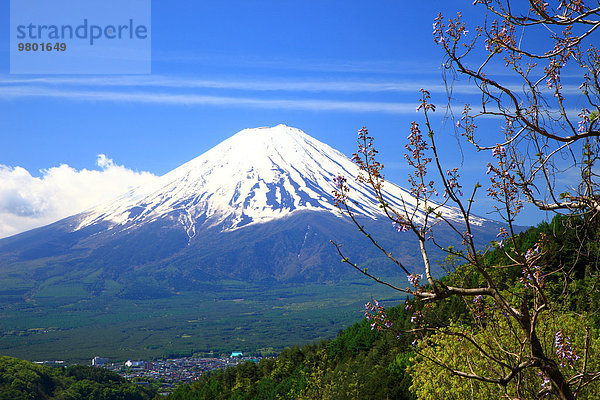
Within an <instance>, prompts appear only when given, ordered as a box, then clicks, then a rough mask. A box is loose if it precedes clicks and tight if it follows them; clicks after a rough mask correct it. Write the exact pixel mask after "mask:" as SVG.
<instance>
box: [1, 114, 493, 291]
mask: <svg viewBox="0 0 600 400" xmlns="http://www.w3.org/2000/svg"><path fill="white" fill-rule="evenodd" d="M358 174H359V169H358V167H357V166H356V165H355V164H354V163H353V162H352V161H351V160H349V159H348V158H347V157H346V156H345V155H343V154H342V153H340V152H339V151H337V150H335V149H333V148H331V147H330V146H328V145H326V144H324V143H322V142H320V141H318V140H316V139H314V138H312V137H311V136H309V135H307V134H306V133H304V132H302V131H301V130H299V129H295V128H292V127H288V126H286V125H278V126H275V127H263V128H255V129H245V130H242V131H240V132H238V133H237V134H235V135H233V136H232V137H230V138H228V139H226V140H225V141H223V142H222V143H220V144H219V145H217V146H215V147H214V148H212V149H210V150H209V151H207V152H205V153H204V154H202V155H200V156H199V157H197V158H195V159H193V160H191V161H189V162H187V163H185V164H183V165H181V166H180V167H178V168H176V169H174V170H172V171H171V172H169V173H167V174H165V175H163V176H162V177H160V178H159V179H158V180H157V181H156V182H154V183H153V184H151V185H147V186H141V187H137V188H135V189H133V190H131V191H129V192H128V193H126V194H124V195H122V196H120V197H118V198H116V199H114V200H112V201H110V202H107V203H105V204H101V205H99V206H97V207H94V208H92V209H90V210H88V211H86V212H83V213H81V214H78V215H74V216H72V217H68V218H66V219H63V220H61V221H58V222H56V223H54V224H51V225H48V226H45V227H42V228H38V229H34V230H32V231H28V232H25V233H22V234H19V235H16V236H13V237H10V238H6V239H3V240H0V265H3V264H4V265H7V264H14V263H19V262H23V261H33V260H37V262H36V265H37V267H36V275H38V276H46V275H52V276H54V275H55V274H54V271H55V270H63V269H64V267H65V265H69V268H70V271H69V272H70V273H69V275H71V274H72V273H73V272H75V271H77V270H79V269H80V267H84V266H85V268H86V269H87V268H89V267H91V266H93V267H95V268H97V269H99V270H100V274H99V276H100V277H102V276H111V277H114V278H116V279H117V280H119V278H124V277H128V278H132V277H131V276H130V275H131V273H134V272H136V271H140V270H144V274H149V276H156V275H157V272H158V271H162V270H164V269H165V268H166V267H168V269H170V270H171V275H172V276H171V278H172V279H171V278H167V279H166V280H167V281H171V280H173V279H175V280H176V281H179V283H178V284H177V283H176V282H170V285H169V287H170V288H172V289H173V290H176V289H177V287H178V286H179V285H181V283H182V282H185V284H186V285H188V284H189V282H190V280H189V279H187V277H189V276H195V279H193V280H196V279H197V280H205V279H215V278H222V277H229V278H235V279H250V280H266V281H288V280H290V279H291V280H298V281H302V280H305V279H309V280H317V281H320V280H324V281H329V280H337V279H338V278H339V277H340V276H342V275H344V274H345V273H346V272H347V271H340V269H339V268H338V264H339V262H338V260H337V259H336V257H335V255H334V252H333V251H331V250H332V249H331V247H330V244H329V240H330V239H334V240H335V241H337V242H342V243H347V244H349V245H350V246H348V247H349V251H350V252H351V254H353V253H355V254H356V257H358V260H359V261H361V262H366V263H368V264H372V263H374V262H375V261H376V260H378V259H379V258H380V255H379V254H377V252H376V251H375V249H370V248H368V247H365V245H366V242H364V241H360V240H361V237H360V234H359V233H358V232H356V229H355V228H354V227H353V226H351V224H350V222H349V219H347V218H345V217H344V216H342V214H341V212H340V211H339V209H338V208H337V207H336V206H335V204H334V203H335V197H334V195H333V191H334V190H335V184H334V178H335V177H336V176H344V177H346V178H347V182H348V185H349V186H350V190H351V196H352V199H353V200H354V202H355V203H354V204H353V208H354V209H355V211H356V214H357V215H358V218H359V219H362V220H364V221H365V223H366V224H367V225H368V226H370V228H371V229H373V230H374V233H377V234H379V236H380V237H381V239H382V240H383V241H384V242H386V241H387V242H389V243H388V244H389V245H390V246H391V247H392V248H395V249H396V250H397V253H399V254H404V258H405V261H409V265H410V259H411V258H413V257H414V258H415V259H416V260H418V254H417V253H416V251H417V249H416V247H415V246H414V245H410V244H409V242H410V238H403V237H401V236H399V235H395V236H394V235H393V234H394V233H395V232H394V231H393V229H392V227H391V224H390V222H389V220H388V219H387V218H385V217H384V215H383V213H382V210H381V209H380V207H379V204H378V203H377V202H376V201H375V200H374V197H373V195H372V190H371V189H370V188H369V187H367V186H366V185H365V184H363V183H360V182H359V181H357V180H356V179H355V178H356V177H357V176H358ZM384 192H385V194H386V198H387V199H388V202H389V203H390V204H393V205H396V206H397V207H399V205H401V204H406V205H408V206H409V207H411V206H414V204H415V200H414V198H413V197H412V196H411V195H410V193H409V192H408V191H407V190H405V189H403V188H401V187H399V186H396V185H394V184H392V183H389V182H386V183H385V186H384ZM442 212H443V214H444V216H445V218H446V219H449V220H455V221H460V219H459V214H458V212H457V210H456V209H453V208H451V207H445V208H444V209H442ZM472 222H473V225H474V226H475V227H476V229H477V230H478V231H480V232H481V233H482V235H480V236H482V237H483V238H484V240H487V239H491V238H493V235H491V233H492V231H494V232H496V231H495V229H490V228H496V227H497V224H496V223H494V222H493V221H490V220H486V219H483V218H474V219H473V221H472ZM407 236H408V235H407ZM358 241H360V242H358ZM358 243H360V244H358ZM134 275H135V274H134ZM158 276H160V277H158ZM158 276H157V282H163V283H164V282H165V279H164V278H165V277H164V276H161V274H160V273H159V274H158ZM175 276H179V277H180V278H181V277H186V278H185V279H177V278H174V277H175ZM133 280H134V281H135V280H136V279H135V277H133ZM100 286H101V285H100Z"/></svg>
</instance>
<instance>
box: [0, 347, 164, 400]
mask: <svg viewBox="0 0 600 400" xmlns="http://www.w3.org/2000/svg"><path fill="white" fill-rule="evenodd" d="M155 396H156V391H155V390H153V389H150V388H145V387H141V386H139V385H136V384H134V383H132V382H129V381H127V380H125V379H123V378H121V377H120V376H119V375H118V374H116V373H114V372H111V371H108V370H105V369H102V368H93V367H84V366H72V367H67V368H59V367H57V368H53V367H48V366H44V365H38V364H34V363H32V362H29V361H23V360H19V359H16V358H12V357H6V356H0V400H17V399H18V400H21V399H32V400H33V399H36V400H37V399H48V400H148V399H152V398H154V397H155Z"/></svg>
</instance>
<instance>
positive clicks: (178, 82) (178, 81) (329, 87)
mask: <svg viewBox="0 0 600 400" xmlns="http://www.w3.org/2000/svg"><path fill="white" fill-rule="evenodd" d="M19 84H21V85H32V84H42V85H61V86H64V85H69V86H89V87H142V88H173V89H224V90H241V91H257V92H277V91H288V92H342V93H386V92H388V93H393V92H397V93H415V94H416V93H418V92H419V90H420V89H427V90H428V91H429V92H430V93H442V94H446V93H447V92H448V91H451V92H452V93H453V94H457V95H460V94H463V95H474V94H480V93H481V90H480V89H479V88H478V87H477V86H476V85H474V84H472V83H463V82H454V83H453V84H451V85H449V86H446V85H445V84H444V83H443V82H442V81H441V80H439V79H435V80H434V79H432V80H402V81H364V80H363V81H357V80H297V79H296V80H294V79H287V80H264V79H254V78H248V79H245V80H241V79H198V78H185V77H169V76H160V75H151V76H139V75H130V76H107V77H43V78H16V77H0V85H8V86H11V85H19ZM506 87H507V88H508V89H510V90H512V91H514V92H516V93H519V92H520V91H522V87H521V86H519V85H506ZM540 90H544V91H549V90H547V88H545V87H544V86H542V87H541V88H540ZM562 91H563V93H564V94H568V95H574V94H580V93H581V89H579V87H578V85H568V84H565V85H564V86H563V89H562Z"/></svg>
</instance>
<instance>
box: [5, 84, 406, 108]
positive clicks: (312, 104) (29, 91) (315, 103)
mask: <svg viewBox="0 0 600 400" xmlns="http://www.w3.org/2000/svg"><path fill="white" fill-rule="evenodd" d="M0 97H1V98H3V99H5V100H8V99H18V98H28V97H29V98H33V97H43V98H62V99H67V100H76V101H105V102H131V103H148V104H163V105H169V104H171V105H210V106H227V107H231V106H233V107H253V108H267V109H293V110H309V111H323V110H326V111H345V112H358V111H360V112H380V113H391V114H407V113H413V114H414V113H415V104H414V103H393V102H368V101H338V100H320V99H261V98H253V97H230V96H205V95H197V94H180V93H157V92H125V91H123V92H119V91H91V90H63V89H50V88H47V87H39V86H4V87H0Z"/></svg>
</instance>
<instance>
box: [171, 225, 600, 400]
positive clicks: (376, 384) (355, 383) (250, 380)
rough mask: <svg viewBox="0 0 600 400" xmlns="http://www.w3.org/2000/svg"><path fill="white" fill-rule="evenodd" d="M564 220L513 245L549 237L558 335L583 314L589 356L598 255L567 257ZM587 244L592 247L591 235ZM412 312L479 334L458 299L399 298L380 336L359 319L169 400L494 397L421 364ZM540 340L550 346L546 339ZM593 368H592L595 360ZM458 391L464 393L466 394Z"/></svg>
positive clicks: (509, 277) (597, 346) (515, 279)
mask: <svg viewBox="0 0 600 400" xmlns="http://www.w3.org/2000/svg"><path fill="white" fill-rule="evenodd" d="M566 221H568V218H561V217H556V218H555V219H554V220H553V221H552V223H550V224H548V223H542V224H540V225H539V226H537V227H535V228H531V229H529V230H527V231H526V232H524V233H522V234H521V235H520V236H519V237H518V242H519V246H520V247H522V248H524V249H525V248H528V247H529V246H531V245H532V243H535V240H536V238H537V237H539V235H540V234H541V233H543V234H545V235H547V237H548V238H549V244H548V246H549V248H550V249H551V251H549V252H548V255H547V257H548V261H549V262H555V263H556V262H561V263H566V264H570V265H572V266H573V269H572V271H571V272H570V274H571V276H572V282H571V287H572V288H573V292H572V295H571V296H570V297H569V299H568V302H566V303H565V309H564V310H563V311H562V315H564V319H561V322H560V324H561V325H560V328H561V329H562V330H563V331H564V332H568V331H572V334H571V335H572V337H573V338H574V335H575V332H576V331H577V330H579V331H580V330H581V326H579V325H578V324H577V322H576V320H575V319H573V318H572V317H571V315H586V314H587V315H589V316H590V319H589V320H588V321H591V322H592V323H593V326H594V330H593V331H592V332H593V336H592V337H590V338H589V340H590V342H591V343H592V344H591V345H590V352H593V354H597V353H596V352H597V351H598V350H600V338H599V331H598V329H597V328H598V326H599V323H598V322H599V321H600V319H599V316H598V314H597V310H598V309H599V308H600V294H599V293H598V291H597V290H594V287H595V284H596V283H597V279H598V278H597V276H596V271H597V267H598V253H597V252H592V253H589V254H587V255H586V254H584V253H577V252H576V251H574V249H573V248H572V245H573V243H575V242H576V241H575V240H574V237H573V235H575V234H576V232H575V231H573V230H571V229H569V228H568V227H566V226H568V225H567V224H566V223H565V222H566ZM595 240H596V243H597V232H596V234H595ZM596 248H597V247H596ZM502 254H503V253H502V252H500V251H499V249H496V250H495V251H492V252H490V253H489V254H488V255H487V256H486V260H487V262H488V263H489V264H490V265H493V264H495V263H497V262H498V261H499V259H500V258H502V257H503V255H502ZM558 260H560V261H558ZM497 273H498V274H500V275H499V276H501V277H502V278H503V282H504V287H503V290H506V291H511V290H516V288H518V286H519V278H520V273H519V271H512V272H507V271H498V272H497ZM465 280H477V276H476V274H474V273H473V271H470V270H468V269H467V268H465V267H462V266H461V267H458V268H457V269H456V270H454V271H453V272H452V273H450V274H449V275H448V276H447V277H445V278H444V279H443V282H445V283H446V284H452V283H456V282H458V281H462V282H464V281H465ZM559 288H560V286H558V285H556V286H555V289H554V290H551V291H550V293H551V295H552V296H560V291H559V290H558V289H559ZM366 300H368V299H366ZM425 308H427V312H426V313H425V310H424V309H425ZM419 312H423V313H424V315H425V318H426V320H427V323H428V324H429V326H437V327H443V326H448V325H449V324H459V325H462V326H464V327H465V328H467V327H474V328H475V329H476V330H477V329H480V330H481V329H482V328H481V327H480V326H478V325H477V319H475V320H474V319H473V317H472V315H471V309H470V307H469V305H468V304H466V302H464V301H463V300H462V299H459V298H450V299H447V300H444V301H442V302H439V303H433V304H429V305H424V304H423V303H422V302H417V301H414V300H407V301H406V303H405V304H404V305H401V306H396V307H391V308H389V309H387V310H386V314H387V317H388V318H389V320H390V321H391V322H392V328H391V329H387V330H383V331H381V332H380V331H378V330H372V329H371V321H368V320H367V319H363V320H362V321H361V322H360V323H356V324H354V325H352V326H350V327H348V328H346V329H344V330H343V331H340V332H339V333H338V335H337V337H335V338H334V339H331V340H325V341H320V342H318V343H314V344H312V345H305V346H301V347H299V346H294V347H291V348H287V349H285V350H284V351H283V352H282V353H281V354H280V355H279V356H278V357H277V358H274V359H263V360H261V361H260V362H259V363H258V364H254V363H246V364H243V365H240V366H237V367H235V368H229V369H227V370H225V371H219V372H216V373H214V374H212V375H207V376H203V377H202V378H201V379H200V380H199V381H198V382H195V383H193V384H192V385H186V386H183V387H180V388H179V389H177V390H176V391H175V393H173V394H172V395H171V396H170V397H169V399H173V400H184V399H186V400H188V399H193V400H200V399H202V400H204V399H216V398H218V399H275V398H289V399H296V398H301V399H349V398H355V399H392V398H393V399H416V398H419V399H421V398H423V399H425V398H456V399H464V398H481V399H489V398H498V397H497V396H499V395H500V393H499V392H497V391H495V389H494V385H486V384H481V383H473V381H469V380H466V379H462V380H461V379H460V378H457V377H452V375H451V374H449V373H448V372H447V371H445V370H444V369H443V368H441V367H436V366H435V364H433V365H432V364H427V360H426V359H425V358H423V357H422V356H421V355H420V354H423V350H424V348H423V347H422V343H423V341H421V344H419V345H417V346H415V345H414V344H413V343H412V341H413V340H414V339H415V337H414V336H413V335H412V334H410V333H407V331H409V330H410V329H412V328H414V324H412V323H411V318H412V316H413V315H415V314H416V313H419ZM573 313H576V314H573ZM555 329H556V328H555ZM483 331H485V330H484V328H483ZM579 333H581V332H579ZM548 334H549V335H550V336H551V338H549V341H550V343H552V341H553V339H554V336H553V335H554V333H553V332H549V333H548ZM433 337H435V336H432V338H433ZM436 340H440V339H439V338H438V339H436ZM437 343H438V345H437V346H440V345H443V346H447V348H445V347H438V349H439V350H436V351H439V352H440V354H442V353H444V352H446V351H448V350H447V349H450V348H451V346H450V343H444V342H443V341H439V342H437ZM454 343H458V342H456V341H454ZM454 351H456V352H457V353H455V354H452V353H450V355H451V356H453V357H458V358H457V360H458V362H465V360H466V358H461V356H460V349H458V350H457V349H454ZM457 354H459V355H457ZM594 363H595V364H597V362H596V361H594ZM590 364H591V362H590ZM522 379H523V380H524V381H531V384H532V385H533V386H535V387H538V388H539V382H540V381H539V377H537V376H524V377H523V378H522ZM424 382H429V383H424ZM445 384H447V385H451V386H452V385H453V386H452V387H453V389H452V391H448V390H449V389H448V387H449V386H445ZM598 389H600V388H599V384H598V383H594V384H592V385H590V387H589V388H588V389H587V390H586V391H585V393H586V394H585V396H584V397H582V398H586V399H596V398H598V396H597V395H593V393H598V392H597V390H598ZM465 390H466V392H468V393H471V394H470V395H467V394H466V392H464V391H465ZM509 390H510V387H509ZM538 390H539V389H538ZM461 393H463V394H461ZM428 396H430V397H428ZM465 396H467V397H465ZM490 396H491V397H490ZM526 398H528V397H526Z"/></svg>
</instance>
